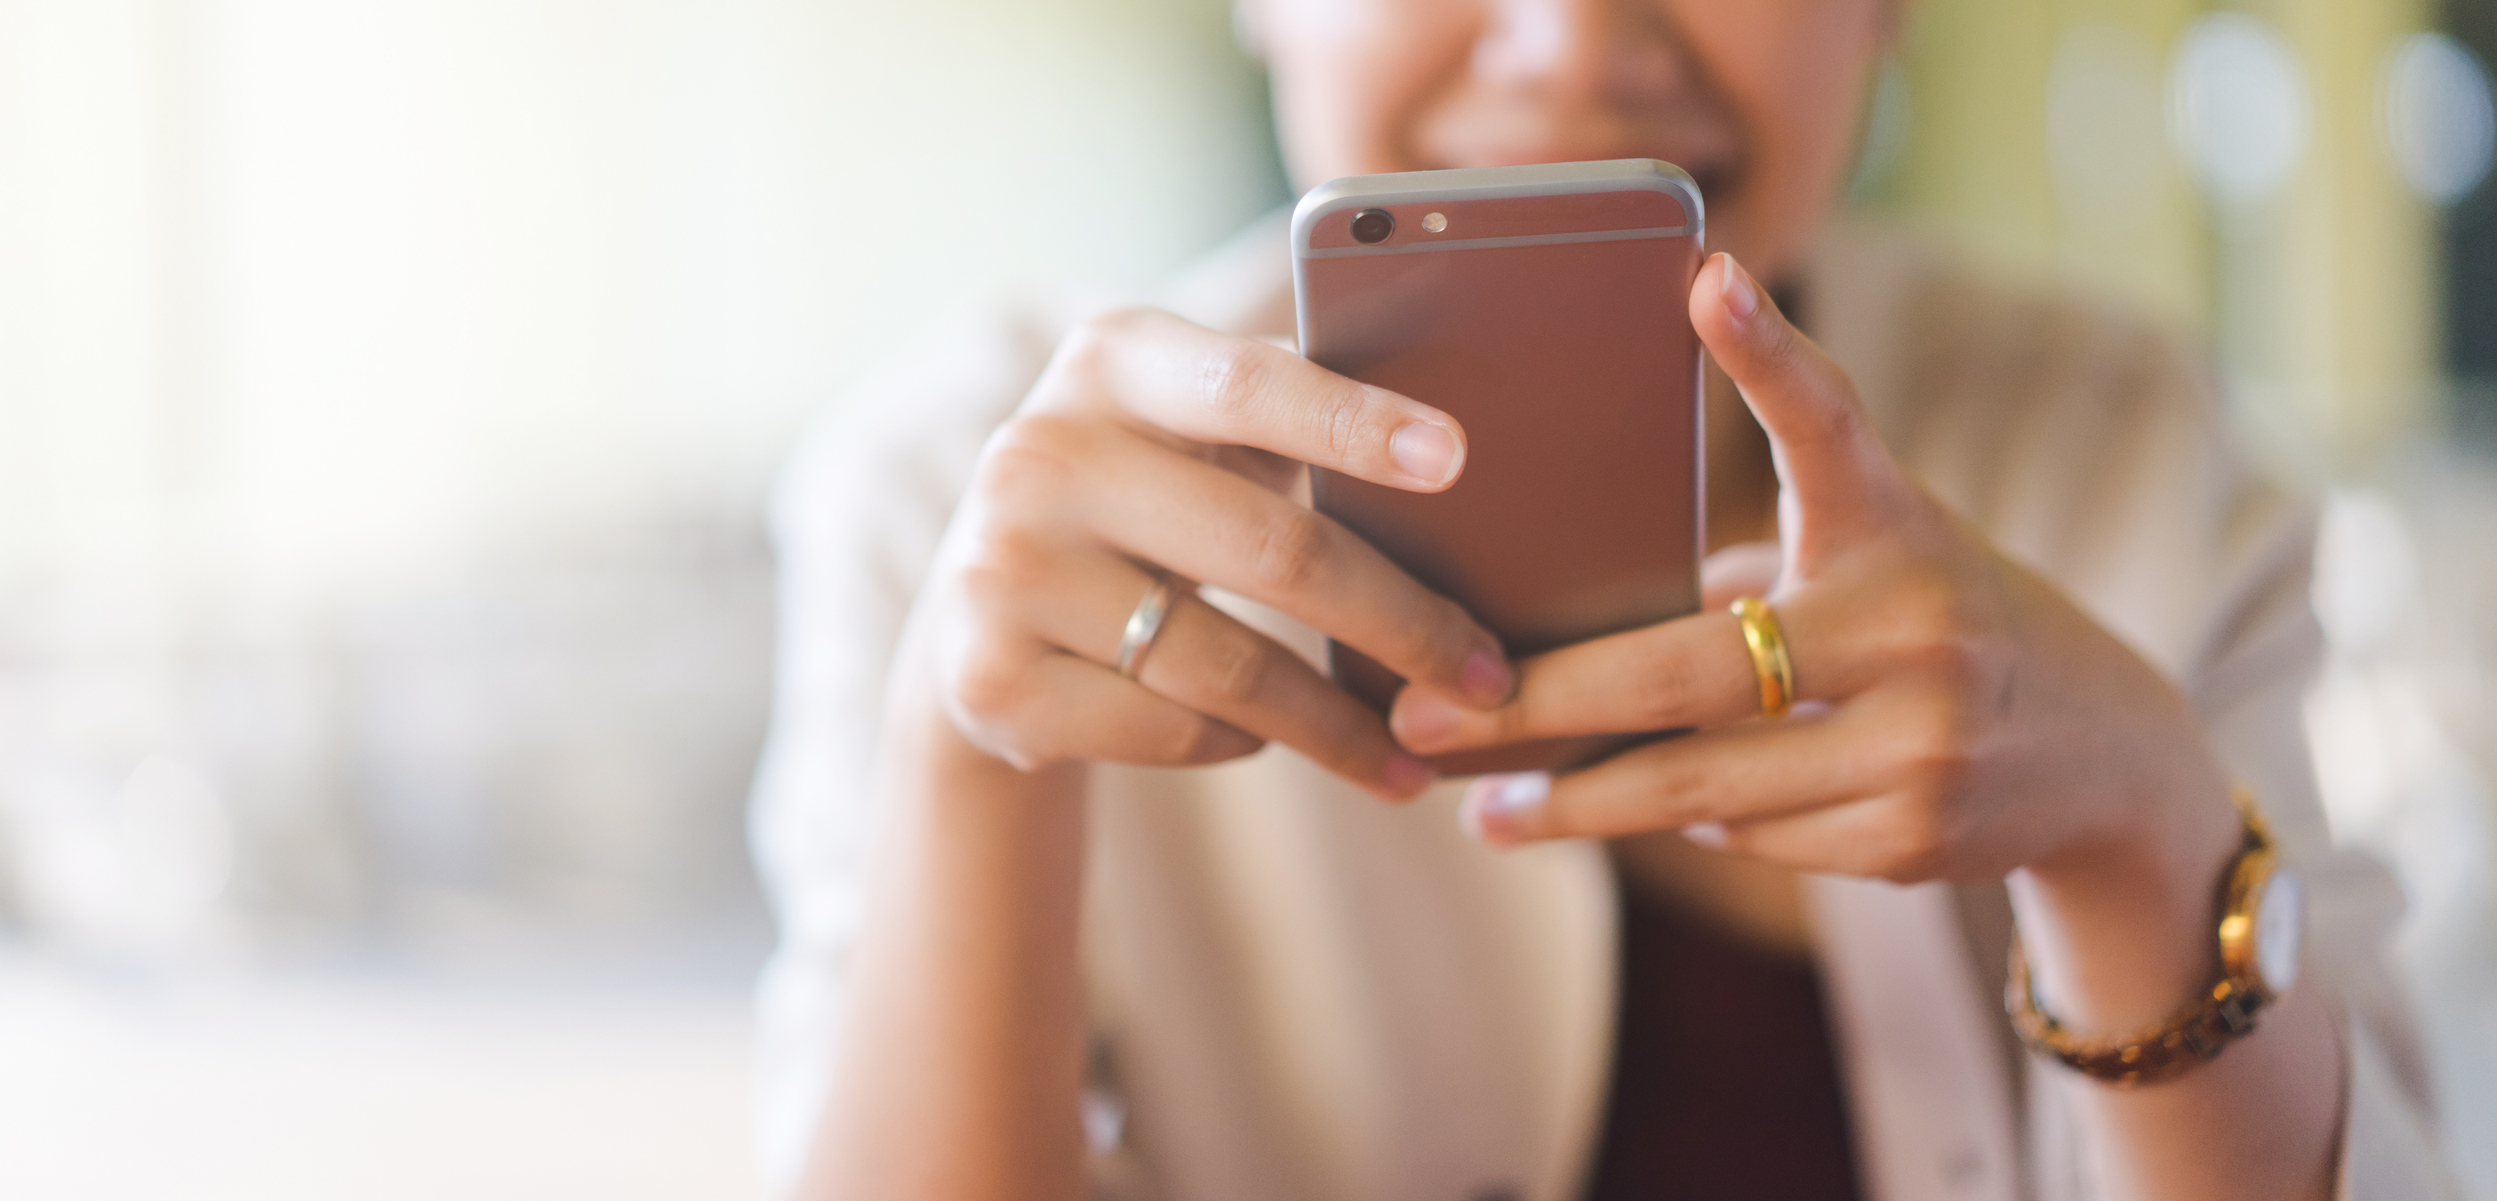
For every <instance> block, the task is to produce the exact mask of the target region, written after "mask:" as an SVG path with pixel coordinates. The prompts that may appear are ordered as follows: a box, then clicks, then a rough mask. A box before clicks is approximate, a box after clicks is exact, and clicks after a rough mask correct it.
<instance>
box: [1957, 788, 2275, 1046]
mask: <svg viewBox="0 0 2497 1201" xmlns="http://www.w3.org/2000/svg"><path fill="white" fill-rule="evenodd" d="M2194 774H2195V775H2197V776H2200V777H2202V778H2200V779H2195V780H2190V781H2188V782H2183V783H2178V784H2172V785H2169V786H2168V788H2169V791H2167V792H2165V793H2164V794H2162V795H2159V796H2157V797H2156V798H2155V800H2153V801H2152V802H2150V803H2146V804H2144V805H2142V806H2141V807H2140V812H2141V814H2142V816H2141V817H2140V818H2138V819H2137V820H2134V821H2131V822H2128V823H2126V824H2125V825H2123V826H2121V827H2119V828H2117V829H2115V830H2113V831H2111V832H2109V833H2108V834H2107V835H2105V836H2103V837H2101V838H2098V839H2095V840H2093V841H2091V842H2089V843H2086V844H2083V845H2078V846H2075V847H2072V848H2070V849H2068V850H2066V851H2065V852H2063V853H2061V854H2058V855H2056V856H2053V857H2050V858H2048V859H2044V860H2041V861H2039V862H2037V863H2034V864H2031V865H2029V866H2027V867H2024V868H2022V869H2020V870H2018V871H2016V872H2014V873H2012V875H2011V878H2010V879H2009V881H2008V882H2007V883H2008V885H2009V888H2010V892H2011V898H2012V907H2013V913H2014V915H2015V918H2016V920H2017V921H2018V923H2019V927H2020V934H2021V941H2022V943H2023V944H2024V946H2025V948H2026V951H2027V955H2028V958H2029V962H2030V965H2031V969H2032V971H2033V972H2034V973H2035V976H2036V981H2037V992H2038V995H2039V996H2040V997H2041V998H2044V999H2046V1000H2047V1002H2048V1003H2049V1004H2050V1006H2051V1007H2052V1009H2053V1011H2054V1013H2055V1014H2056V1016H2057V1017H2058V1018H2059V1019H2060V1020H2061V1021H2062V1022H2064V1023H2065V1024H2066V1025H2067V1026H2070V1027H2072V1028H2073V1029H2075V1030H2078V1031H2087V1032H2093V1033H2115V1032H2121V1031H2127V1030H2132V1029H2137V1028H2139V1027H2142V1026H2144V1025H2147V1024H2150V1023H2154V1022H2158V1021H2160V1020H2162V1019H2164V1018H2166V1017H2167V1016H2169V1015H2170V1014H2172V1013H2173V1012H2175V1010H2176V1007H2177V1006H2178V1005H2180V1004H2182V1003H2183V1002H2185V1001H2186V1000H2188V999H2189V998H2191V997H2192V996H2193V995H2195V994H2196V993H2197V992H2199V991H2200V990H2202V989H2203V988H2205V987H2206V986H2208V984H2209V983H2210V981H2211V978H2212V975H2213V973H2214V972H2215V971H2216V970H2217V968H2218V964H2219V952H2218V941H2217V936H2216V925H2215V923H2216V920H2217V916H2218V909H2217V902H2218V896H2219V890H2220V887H2221V884H2222V880H2221V877H2222V875H2223V874H2224V873H2225V872H2226V871H2227V869H2228V865H2229V864H2230V863H2231V862H2232V861H2233V860H2234V858H2235V855H2236V850H2237V847H2238V844H2239V840H2240V828H2239V824H2238V818H2237V815H2236V810H2235V807H2234V806H2233V804H2232V803H2231V802H2230V800H2229V791H2230V790H2229V785H2228V783H2227V779H2226V776H2225V775H2224V773H2222V772H2221V770H2220V769H2219V768H2218V766H2217V765H2216V763H2214V764H2212V765H2211V766H2210V768H2209V770H2208V771H2207V772H2198V773H2194Z"/></svg>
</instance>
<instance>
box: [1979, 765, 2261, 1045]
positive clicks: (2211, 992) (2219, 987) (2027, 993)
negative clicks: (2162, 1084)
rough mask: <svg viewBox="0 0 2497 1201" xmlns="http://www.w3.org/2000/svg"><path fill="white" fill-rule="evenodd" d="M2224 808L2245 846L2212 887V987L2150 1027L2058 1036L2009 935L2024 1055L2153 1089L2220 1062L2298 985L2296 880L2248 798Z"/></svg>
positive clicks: (2013, 1001) (2012, 1000)
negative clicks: (2215, 933)
mask: <svg viewBox="0 0 2497 1201" xmlns="http://www.w3.org/2000/svg"><path fill="white" fill-rule="evenodd" d="M2232 799H2234V800H2235V801H2236V803H2237V813H2238V816H2239V817H2240V818H2241V819H2242V820H2243V823H2244V827H2245V837H2244V840H2243V841H2242V842H2241V843H2239V844H2238V848H2237V857H2236V859H2235V860H2233V861H2231V862H2230V864H2229V866H2228V871H2227V872H2226V873H2225V874H2224V875H2223V876H2222V877H2221V881H2220V897H2219V913H2220V922H2219V941H2220V969H2219V977H2218V979H2216V980H2214V981H2213V982H2212V983H2211V986H2210V987H2209V988H2208V989H2205V990H2204V991H2203V993H2202V994H2201V995H2200V996H2197V997H2195V998H2194V1000H2193V1001H2192V1002H2191V1003H2189V1004H2187V1005H2186V1006H2185V1007H2184V1008H2183V1009H2180V1010H2178V1011H2177V1012H2176V1013H2175V1014H2173V1015H2171V1016H2170V1017H2169V1018H2168V1019H2167V1020H2166V1021H2164V1022H2161V1023H2159V1024H2158V1025H2156V1026H2152V1027H2149V1028H2147V1029H2142V1030H2136V1031H2133V1032H2132V1033H2129V1034H2123V1035H2118V1036H2116V1037H2113V1038H2087V1037H2083V1036H2081V1035H2077V1034H2074V1033H2072V1032H2071V1031H2069V1030H2066V1029H2064V1028H2063V1026H2062V1025H2060V1024H2058V1023H2057V1022H2056V1021H2055V1019H2054V1018H2052V1017H2049V1016H2047V1014H2046V1012H2045V1010H2044V1009H2043V1008H2041V1007H2040V1006H2039V1004H2038V999H2037V990H2036V988H2035V986H2034V985H2033V984H2032V983H2031V982H2030V979H2029V960H2028V957H2027V956H2026V955H2024V954H2023V953H2022V952H2021V949H2020V936H2019V935H2018V934H2016V933H2015V934H2014V935H2013V936H2012V943H2011V979H2010V980H2009V982H2007V983H2006V984H2005V985H2004V988H2003V1008H2004V1009H2005V1010H2007V1011H2008V1012H2009V1013H2010V1014H2011V1021H2012V1027H2013V1028H2014V1029H2016V1030H2018V1031H2019V1032H2020V1041H2022V1042H2024V1043H2026V1044H2028V1046H2029V1049H2030V1050H2032V1051H2035V1052H2037V1053H2038V1054H2041V1055H2046V1056H2050V1057H2052V1058H2054V1059H2057V1060H2060V1061H2061V1062H2062V1063H2063V1064H2064V1065H2065V1066H2067V1067H2070V1068H2072V1069H2073V1070H2074V1071H2077V1072H2080V1073H2081V1074H2083V1075H2085V1076H2089V1077H2091V1078H2092V1079H2096V1080H2103V1081H2106V1082H2108V1083H2110V1084H2114V1085H2118V1086H2120V1087H2131V1086H2134V1085H2141V1084H2155V1083H2157V1082H2159V1081H2162V1080H2171V1079H2174V1078H2175V1077H2178V1076H2181V1075H2183V1074H2185V1073H2186V1072H2189V1071H2192V1070H2193V1069H2194V1068H2197V1067H2200V1066H2201V1065H2203V1064H2205V1063H2209V1062H2210V1061H2211V1060H2214V1059H2217V1058H2219V1054H2220V1052H2222V1051H2225V1050H2227V1049H2228V1044H2230V1043H2233V1042H2235V1041H2237V1040H2238V1039H2240V1038H2243V1037H2245V1036H2246V1035H2248V1034H2252V1033H2253V1032H2254V1019H2255V1015H2256V1014H2258V1013H2260V1012H2261V1011H2262V1010H2263V1007H2264V1006H2266V1005H2269V1004H2271V1003H2272V1002H2274V1001H2277V1000H2279V999H2280V997H2281V996H2282V994H2284V993H2287V992H2288V991H2289V986H2290V985H2291V984H2292V983H2294V982H2296V980H2297V971H2298V943H2299V940H2300V938H2301V937H2302V935H2303V932H2304V928H2305V908H2306V903H2305V902H2306V898H2305V894H2304V892H2303V890H2302V888H2301V886H2300V885H2299V883H2298V877H2297V873H2295V872H2293V871H2290V870H2289V869H2288V868H2286V867H2283V866H2281V863H2280V848H2279V846H2278V845H2277V844H2275V843H2274V842H2273V841H2272V832H2271V827H2270V826H2268V825H2266V824H2264V821H2263V815H2262V813H2260V812H2259V811H2257V810H2256V809H2255V807H2254V798H2253V797H2251V796H2249V795H2247V793H2246V791H2245V789H2243V788H2240V789H2238V790H2237V791H2236V793H2235V794H2234V796H2233V798H2232Z"/></svg>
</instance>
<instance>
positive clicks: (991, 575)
mask: <svg viewBox="0 0 2497 1201" xmlns="http://www.w3.org/2000/svg"><path fill="white" fill-rule="evenodd" d="M1051 562H1052V556H1051V554H1050V551H1049V548H1048V547H1047V546H1045V545H1043V543H1042V541H1041V539H1040V538H1039V537H1038V536H1036V535H1034V534H1033V533H1032V532H1031V531H1029V530H1026V529H1024V528H1022V527H1020V526H1014V525H991V526H989V527H987V528H984V529H982V530H981V531H980V532H979V535H978V538H977V541H976V543H975V547H974V549H973V551H972V553H971V555H970V556H969V557H968V559H967V561H965V562H964V563H963V565H962V567H961V568H960V569H959V578H960V580H961V586H962V591H963V595H964V596H966V597H968V598H969V599H970V601H971V602H972V604H973V605H975V606H977V607H978V608H979V609H980V610H982V611H984V612H995V611H996V610H997V609H999V608H1000V607H1001V606H1010V605H1012V604H1013V603H1015V602H1016V601H1018V600H1021V599H1024V598H1027V597H1029V596H1031V595H1033V594H1034V593H1037V592H1039V591H1041V590H1043V589H1044V588H1046V587H1047V585H1048V581H1049V578H1050V567H1051Z"/></svg>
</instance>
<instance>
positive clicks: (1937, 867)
mask: <svg viewBox="0 0 2497 1201" xmlns="http://www.w3.org/2000/svg"><path fill="white" fill-rule="evenodd" d="M1946 812H1947V811H1946V810H1945V809H1943V808H1942V807H1941V806H1938V805H1933V804H1929V803H1919V802H1918V801H1916V800H1914V799H1912V798H1910V799H1903V800H1901V801H1899V802H1897V803H1894V804H1893V806H1892V809H1891V813H1890V814H1889V817H1888V820H1887V821H1885V822H1884V823H1883V828H1882V831H1881V834H1880V835H1879V837H1878V839H1877V840H1876V841H1877V845H1878V847H1879V851H1878V852H1877V854H1876V856H1875V861H1874V863H1873V874H1874V875H1876V876H1879V877H1881V878H1882V879H1885V880H1888V881H1890V882H1891V883H1893V884H1914V883H1918V882H1920V881H1924V880H1932V879H1935V878H1938V877H1940V876H1941V875H1943V874H1944V872H1945V870H1946V869H1947V867H1948V865H1949V863H1950V860H1951V847H1952V843H1953V839H1952V837H1951V831H1950V823H1949V821H1948V820H1947V819H1946V817H1945V813H1946Z"/></svg>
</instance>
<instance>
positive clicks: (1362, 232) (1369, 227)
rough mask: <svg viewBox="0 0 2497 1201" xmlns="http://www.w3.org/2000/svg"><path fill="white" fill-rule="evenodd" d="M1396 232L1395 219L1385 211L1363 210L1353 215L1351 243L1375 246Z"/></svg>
mask: <svg viewBox="0 0 2497 1201" xmlns="http://www.w3.org/2000/svg"><path fill="white" fill-rule="evenodd" d="M1394 232H1396V219H1395V218H1394V217H1391V216H1389V215H1388V214H1387V210H1386V209H1363V210H1361V211H1360V212H1358V213H1354V214H1353V241H1356V242H1359V243H1361V244H1363V245H1365V246H1375V245H1377V244H1379V243H1381V242H1384V241H1386V240H1387V235H1389V234H1392V233H1394Z"/></svg>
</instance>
